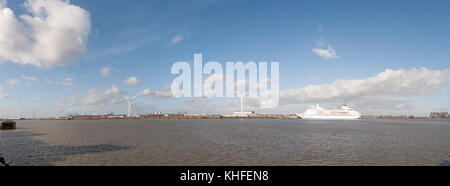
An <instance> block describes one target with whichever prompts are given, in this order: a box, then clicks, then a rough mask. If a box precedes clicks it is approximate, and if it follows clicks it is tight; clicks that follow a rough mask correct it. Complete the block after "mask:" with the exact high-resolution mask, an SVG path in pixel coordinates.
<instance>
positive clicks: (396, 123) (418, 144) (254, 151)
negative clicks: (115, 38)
mask: <svg viewBox="0 0 450 186" xmlns="http://www.w3.org/2000/svg"><path fill="white" fill-rule="evenodd" d="M17 127H18V128H17V129H16V130H12V131H0V153H1V154H3V156H4V157H5V159H6V161H7V163H9V164H10V165H220V166H222V165H238V166H240V165H250V166H255V165H439V164H441V163H442V162H444V161H446V160H447V161H448V160H450V120H355V121H307V120H275V119H274V120H272V119H261V120H256V119H255V120H245V119H243V120H232V119H223V120H86V121H18V123H17Z"/></svg>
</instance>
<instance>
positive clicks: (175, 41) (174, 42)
mask: <svg viewBox="0 0 450 186" xmlns="http://www.w3.org/2000/svg"><path fill="white" fill-rule="evenodd" d="M183 40H184V37H183V36H175V37H173V38H172V40H170V42H169V44H167V45H168V46H172V45H174V44H177V43H179V42H181V41H183Z"/></svg>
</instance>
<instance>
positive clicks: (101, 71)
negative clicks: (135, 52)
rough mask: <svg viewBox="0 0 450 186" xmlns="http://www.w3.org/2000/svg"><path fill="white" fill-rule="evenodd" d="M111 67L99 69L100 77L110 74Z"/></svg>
mask: <svg viewBox="0 0 450 186" xmlns="http://www.w3.org/2000/svg"><path fill="white" fill-rule="evenodd" d="M111 69H112V68H111V67H105V68H102V69H100V74H101V75H102V77H104V78H105V77H108V76H109V75H111Z"/></svg>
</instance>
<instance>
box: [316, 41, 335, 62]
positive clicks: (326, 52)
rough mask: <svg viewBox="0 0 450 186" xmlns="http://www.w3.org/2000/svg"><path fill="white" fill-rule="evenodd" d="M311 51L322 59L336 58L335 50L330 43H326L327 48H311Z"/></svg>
mask: <svg viewBox="0 0 450 186" xmlns="http://www.w3.org/2000/svg"><path fill="white" fill-rule="evenodd" d="M322 44H323V43H322ZM312 51H313V52H314V53H316V54H317V55H318V56H320V57H321V58H322V59H324V60H329V59H334V58H338V57H339V56H338V55H337V54H336V50H334V49H333V48H332V47H331V45H328V49H319V48H313V49H312Z"/></svg>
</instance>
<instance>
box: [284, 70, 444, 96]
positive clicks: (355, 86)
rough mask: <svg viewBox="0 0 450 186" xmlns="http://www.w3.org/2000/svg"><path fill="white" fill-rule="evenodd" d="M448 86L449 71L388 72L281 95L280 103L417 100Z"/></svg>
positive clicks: (312, 86)
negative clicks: (405, 98)
mask: <svg viewBox="0 0 450 186" xmlns="http://www.w3.org/2000/svg"><path fill="white" fill-rule="evenodd" d="M447 82H450V71H449V70H448V69H445V70H434V71H433V70H429V69H427V68H421V69H420V70H419V69H415V68H413V69H411V70H405V69H401V70H390V69H387V70H385V71H384V72H381V73H379V74H378V75H376V76H373V77H369V78H367V79H359V80H358V79H356V80H343V79H341V80H337V81H335V82H334V83H333V84H324V85H310V86H306V87H304V88H300V89H292V90H285V91H281V92H280V103H281V104H290V103H320V102H343V101H352V100H353V101H355V100H367V99H370V98H374V97H380V96H420V95H426V94H429V93H432V92H435V91H438V90H442V88H440V85H441V84H443V83H447Z"/></svg>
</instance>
